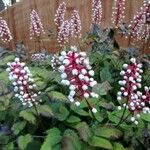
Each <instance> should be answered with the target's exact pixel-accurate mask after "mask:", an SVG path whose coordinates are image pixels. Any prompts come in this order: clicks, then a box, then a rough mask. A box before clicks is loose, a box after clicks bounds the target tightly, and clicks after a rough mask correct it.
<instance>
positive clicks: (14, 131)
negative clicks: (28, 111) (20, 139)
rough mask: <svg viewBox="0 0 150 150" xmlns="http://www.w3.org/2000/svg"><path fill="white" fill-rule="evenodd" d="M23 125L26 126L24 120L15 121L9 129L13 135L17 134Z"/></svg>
mask: <svg viewBox="0 0 150 150" xmlns="http://www.w3.org/2000/svg"><path fill="white" fill-rule="evenodd" d="M25 126H26V122H25V121H21V122H17V123H15V124H14V125H13V126H12V128H11V130H12V131H13V133H14V134H15V135H17V134H19V133H20V132H21V131H22V130H23V129H24V128H25Z"/></svg>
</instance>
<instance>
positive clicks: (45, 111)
mask: <svg viewBox="0 0 150 150" xmlns="http://www.w3.org/2000/svg"><path fill="white" fill-rule="evenodd" d="M37 110H38V113H39V114H41V115H42V116H46V117H52V116H53V115H54V114H53V112H52V110H51V107H50V106H49V105H38V106H37Z"/></svg>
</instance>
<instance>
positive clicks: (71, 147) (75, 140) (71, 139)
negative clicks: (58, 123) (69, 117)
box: [62, 129, 81, 150]
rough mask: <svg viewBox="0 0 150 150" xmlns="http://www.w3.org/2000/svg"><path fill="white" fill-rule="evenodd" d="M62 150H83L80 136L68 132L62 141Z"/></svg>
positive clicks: (71, 131)
mask: <svg viewBox="0 0 150 150" xmlns="http://www.w3.org/2000/svg"><path fill="white" fill-rule="evenodd" d="M62 150H81V143H80V139H79V137H78V135H77V134H76V132H74V131H73V130H70V129H68V130H66V131H65V132H64V135H63V139H62Z"/></svg>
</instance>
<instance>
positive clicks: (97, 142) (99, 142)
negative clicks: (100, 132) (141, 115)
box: [89, 136, 113, 150]
mask: <svg viewBox="0 0 150 150" xmlns="http://www.w3.org/2000/svg"><path fill="white" fill-rule="evenodd" d="M89 144H90V145H91V146H94V147H99V148H105V149H108V150H113V147H112V144H111V143H110V142H109V141H108V140H106V139H104V138H101V137H97V136H93V137H92V138H91V140H90V141H89Z"/></svg>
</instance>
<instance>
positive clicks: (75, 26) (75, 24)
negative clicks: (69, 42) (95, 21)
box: [70, 10, 82, 38]
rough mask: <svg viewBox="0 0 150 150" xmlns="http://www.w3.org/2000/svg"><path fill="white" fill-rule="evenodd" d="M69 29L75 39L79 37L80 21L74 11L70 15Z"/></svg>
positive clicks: (76, 12) (77, 13)
mask: <svg viewBox="0 0 150 150" xmlns="http://www.w3.org/2000/svg"><path fill="white" fill-rule="evenodd" d="M70 29H71V34H72V36H73V37H75V38H77V37H78V38H80V37H81V29H82V27H81V20H80V16H79V12H78V11H77V10H74V11H73V13H72V15H71V20H70Z"/></svg>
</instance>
